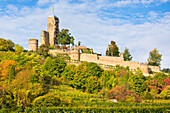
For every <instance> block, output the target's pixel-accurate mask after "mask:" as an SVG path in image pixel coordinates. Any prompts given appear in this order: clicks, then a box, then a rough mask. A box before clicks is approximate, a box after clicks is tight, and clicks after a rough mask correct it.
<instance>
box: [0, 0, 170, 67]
mask: <svg viewBox="0 0 170 113" xmlns="http://www.w3.org/2000/svg"><path fill="white" fill-rule="evenodd" d="M52 6H54V14H55V15H56V16H57V17H58V18H59V20H60V23H59V29H60V30H61V29H69V31H70V33H71V34H72V36H74V38H75V44H77V42H78V41H81V42H82V43H81V45H84V46H87V47H89V48H93V49H94V51H95V52H97V53H101V54H102V55H105V51H106V48H107V45H108V44H109V43H110V42H111V41H115V42H116V44H117V45H118V47H119V50H120V52H123V51H124V49H125V47H127V48H129V50H130V53H131V54H132V56H133V61H138V62H141V63H145V62H147V59H148V57H149V52H150V51H152V50H153V49H154V48H157V49H158V50H159V53H160V54H162V62H161V68H170V0H0V37H1V38H5V39H11V40H12V41H13V42H14V43H16V44H20V45H21V46H23V47H24V48H25V49H28V39H30V38H36V39H38V40H39V41H40V34H41V31H42V30H47V17H48V16H50V15H52V14H53V13H52Z"/></svg>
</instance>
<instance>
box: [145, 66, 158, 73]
mask: <svg viewBox="0 0 170 113" xmlns="http://www.w3.org/2000/svg"><path fill="white" fill-rule="evenodd" d="M148 67H149V69H150V70H151V71H154V72H160V67H159V66H148Z"/></svg>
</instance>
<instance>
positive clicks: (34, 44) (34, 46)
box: [28, 39, 38, 51]
mask: <svg viewBox="0 0 170 113" xmlns="http://www.w3.org/2000/svg"><path fill="white" fill-rule="evenodd" d="M28 44H29V51H37V50H38V40H37V39H29V40H28Z"/></svg>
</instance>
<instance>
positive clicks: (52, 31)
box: [47, 15, 59, 45]
mask: <svg viewBox="0 0 170 113" xmlns="http://www.w3.org/2000/svg"><path fill="white" fill-rule="evenodd" d="M47 32H48V33H49V44H50V45H54V44H56V43H57V41H56V37H57V36H58V33H59V19H58V18H57V17H56V16H54V15H53V16H51V17H48V21H47Z"/></svg>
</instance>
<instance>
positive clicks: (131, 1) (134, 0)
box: [113, 0, 170, 7]
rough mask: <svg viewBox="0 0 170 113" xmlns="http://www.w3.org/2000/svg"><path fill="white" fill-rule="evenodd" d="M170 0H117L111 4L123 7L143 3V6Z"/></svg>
mask: <svg viewBox="0 0 170 113" xmlns="http://www.w3.org/2000/svg"><path fill="white" fill-rule="evenodd" d="M169 1H170V0H120V1H117V2H115V3H114V4H113V6H115V7H125V6H129V5H137V4H143V5H145V6H147V5H149V4H151V3H155V4H160V3H166V2H169Z"/></svg>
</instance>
